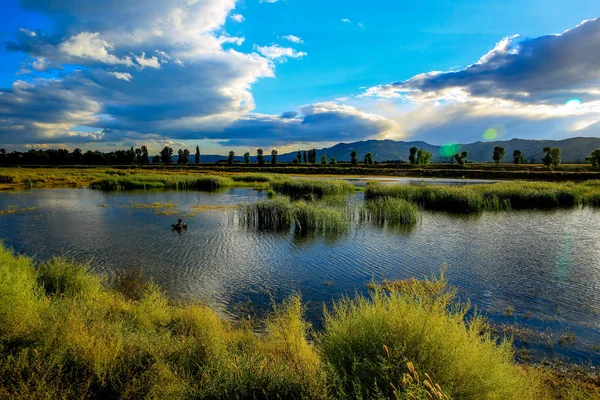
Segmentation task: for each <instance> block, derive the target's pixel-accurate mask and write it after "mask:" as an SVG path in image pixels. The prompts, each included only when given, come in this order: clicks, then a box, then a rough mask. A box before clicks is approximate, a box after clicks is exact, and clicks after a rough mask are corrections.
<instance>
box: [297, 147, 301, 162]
mask: <svg viewBox="0 0 600 400" xmlns="http://www.w3.org/2000/svg"><path fill="white" fill-rule="evenodd" d="M296 161H297V164H300V163H302V152H301V151H300V150H298V154H297V155H296Z"/></svg>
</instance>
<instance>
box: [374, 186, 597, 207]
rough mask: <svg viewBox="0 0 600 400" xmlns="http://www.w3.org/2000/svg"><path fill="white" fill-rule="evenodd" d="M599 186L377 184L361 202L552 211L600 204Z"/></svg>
mask: <svg viewBox="0 0 600 400" xmlns="http://www.w3.org/2000/svg"><path fill="white" fill-rule="evenodd" d="M599 193H600V184H598V183H597V181H590V182H584V183H572V182H566V183H551V182H522V181H514V182H500V183H494V184H483V185H470V186H461V187H455V186H441V185H418V186H413V185H381V184H377V183H369V184H368V185H367V187H366V189H365V199H367V200H376V199H380V198H397V199H404V200H407V201H410V202H413V203H416V204H419V205H420V206H422V207H423V208H424V209H426V210H437V211H449V212H455V213H471V212H481V211H499V210H516V209H544V210H547V209H556V208H568V207H576V206H580V205H589V206H597V205H600V194H599Z"/></svg>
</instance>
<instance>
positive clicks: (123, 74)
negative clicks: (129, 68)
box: [109, 72, 133, 82]
mask: <svg viewBox="0 0 600 400" xmlns="http://www.w3.org/2000/svg"><path fill="white" fill-rule="evenodd" d="M109 74H111V75H112V76H114V77H115V78H117V79H122V80H124V81H127V82H129V81H130V80H132V79H133V76H131V74H130V73H129V72H109Z"/></svg>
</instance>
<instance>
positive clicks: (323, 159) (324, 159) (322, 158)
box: [321, 154, 327, 165]
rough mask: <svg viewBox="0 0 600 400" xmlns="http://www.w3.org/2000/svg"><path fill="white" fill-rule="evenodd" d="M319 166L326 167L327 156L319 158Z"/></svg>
mask: <svg viewBox="0 0 600 400" xmlns="http://www.w3.org/2000/svg"><path fill="white" fill-rule="evenodd" d="M321 164H323V165H327V154H323V155H322V156H321Z"/></svg>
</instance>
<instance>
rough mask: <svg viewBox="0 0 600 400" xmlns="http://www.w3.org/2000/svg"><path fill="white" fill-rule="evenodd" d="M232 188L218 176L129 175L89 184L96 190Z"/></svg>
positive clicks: (204, 189)
mask: <svg viewBox="0 0 600 400" xmlns="http://www.w3.org/2000/svg"><path fill="white" fill-rule="evenodd" d="M231 186H233V181H232V180H231V179H230V178H227V177H224V176H220V175H205V176H201V177H198V176H193V175H150V174H144V175H131V176H125V177H117V178H109V179H102V180H100V181H97V182H93V183H91V184H90V188H91V189H96V190H135V189H142V190H145V189H175V190H202V191H215V190H219V189H222V188H226V187H231Z"/></svg>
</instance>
